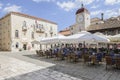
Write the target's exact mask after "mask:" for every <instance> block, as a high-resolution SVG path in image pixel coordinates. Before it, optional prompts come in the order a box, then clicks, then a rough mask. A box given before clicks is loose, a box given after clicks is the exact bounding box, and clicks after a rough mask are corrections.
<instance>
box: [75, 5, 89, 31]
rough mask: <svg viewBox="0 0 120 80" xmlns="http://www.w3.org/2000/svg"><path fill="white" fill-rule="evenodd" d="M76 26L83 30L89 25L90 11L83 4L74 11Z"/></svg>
mask: <svg viewBox="0 0 120 80" xmlns="http://www.w3.org/2000/svg"><path fill="white" fill-rule="evenodd" d="M76 26H77V27H78V29H79V30H80V31H84V30H86V29H87V27H89V26H90V13H89V11H88V10H87V9H86V8H84V6H83V4H82V7H81V8H80V9H78V10H77V11H76Z"/></svg>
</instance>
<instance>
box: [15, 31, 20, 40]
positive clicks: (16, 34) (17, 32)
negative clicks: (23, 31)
mask: <svg viewBox="0 0 120 80" xmlns="http://www.w3.org/2000/svg"><path fill="white" fill-rule="evenodd" d="M15 37H16V38H18V37H19V31H18V30H16V31H15Z"/></svg>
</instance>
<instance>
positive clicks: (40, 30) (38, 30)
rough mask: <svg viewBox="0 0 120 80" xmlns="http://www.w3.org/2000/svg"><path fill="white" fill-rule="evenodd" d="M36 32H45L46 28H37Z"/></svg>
mask: <svg viewBox="0 0 120 80" xmlns="http://www.w3.org/2000/svg"><path fill="white" fill-rule="evenodd" d="M36 32H37V33H44V29H39V28H37V29H36Z"/></svg>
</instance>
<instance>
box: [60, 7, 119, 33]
mask: <svg viewBox="0 0 120 80" xmlns="http://www.w3.org/2000/svg"><path fill="white" fill-rule="evenodd" d="M75 15H76V22H75V24H73V25H70V27H69V31H70V34H75V33H78V32H80V31H88V32H91V33H96V32H101V33H103V34H105V35H116V34H120V16H118V17H111V18H109V19H104V14H103V13H100V15H101V18H92V19H91V18H90V12H89V11H88V10H87V9H86V8H85V7H83V5H82V7H81V8H80V9H78V10H77V11H76V14H75ZM62 31H64V30H61V31H60V32H62Z"/></svg>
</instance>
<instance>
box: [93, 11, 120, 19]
mask: <svg viewBox="0 0 120 80" xmlns="http://www.w3.org/2000/svg"><path fill="white" fill-rule="evenodd" d="M101 13H104V17H105V18H110V17H114V16H118V15H120V9H110V10H97V11H92V12H91V15H92V16H94V17H95V16H100V14H101Z"/></svg>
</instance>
